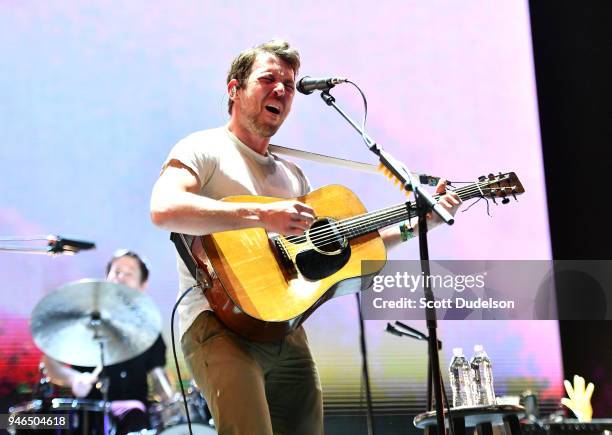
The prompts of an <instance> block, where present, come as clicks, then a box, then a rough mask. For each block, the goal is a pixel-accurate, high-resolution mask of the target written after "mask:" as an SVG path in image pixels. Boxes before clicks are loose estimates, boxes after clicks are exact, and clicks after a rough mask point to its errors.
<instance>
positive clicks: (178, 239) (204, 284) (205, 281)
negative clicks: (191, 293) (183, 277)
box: [170, 233, 212, 290]
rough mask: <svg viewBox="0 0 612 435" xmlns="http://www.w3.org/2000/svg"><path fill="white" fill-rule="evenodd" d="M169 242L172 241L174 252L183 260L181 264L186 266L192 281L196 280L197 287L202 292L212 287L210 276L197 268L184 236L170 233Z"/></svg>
mask: <svg viewBox="0 0 612 435" xmlns="http://www.w3.org/2000/svg"><path fill="white" fill-rule="evenodd" d="M170 240H172V243H174V247H175V248H176V252H178V254H179V256H180V257H181V260H183V263H185V266H187V270H189V273H190V274H191V276H192V277H193V279H195V280H196V285H199V286H200V287H201V288H202V290H206V289H207V288H210V287H212V282H211V280H210V276H209V275H208V274H207V273H206V272H205V271H203V270H202V269H201V268H200V267H198V263H197V262H196V259H195V257H194V256H193V254H192V253H191V248H190V244H189V243H188V242H187V239H186V237H185V234H181V233H170Z"/></svg>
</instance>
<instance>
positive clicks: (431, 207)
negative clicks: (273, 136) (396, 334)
mask: <svg viewBox="0 0 612 435" xmlns="http://www.w3.org/2000/svg"><path fill="white" fill-rule="evenodd" d="M321 98H322V99H323V101H324V102H325V104H327V105H328V106H330V107H333V108H334V109H336V111H337V112H338V113H339V114H340V115H341V116H342V117H343V118H344V119H345V120H346V121H347V122H348V123H349V124H350V125H351V126H352V127H353V128H354V129H355V130H357V132H359V133H360V134H361V137H362V138H363V140H364V141H365V143H366V145H367V147H368V149H369V150H370V151H371V152H373V153H374V154H376V156H377V157H378V159H379V161H380V163H381V164H382V165H383V167H385V168H386V169H387V170H389V171H390V172H391V173H393V175H394V176H395V177H396V178H397V179H398V180H400V181H401V182H402V185H403V186H404V189H405V190H407V191H412V192H414V194H415V199H416V206H417V216H418V217H419V248H420V249H419V251H420V256H421V270H422V272H423V277H424V281H425V286H424V289H423V291H424V296H425V299H426V301H427V308H426V309H425V318H426V319H427V330H428V336H427V337H428V340H427V341H428V343H429V346H428V349H429V351H428V358H429V369H430V373H431V382H429V380H428V389H429V388H430V385H431V383H433V392H434V399H435V408H436V420H437V430H438V435H445V433H446V430H445V424H444V404H443V402H442V378H441V376H440V358H439V355H438V352H437V344H438V334H437V319H436V310H435V308H433V306H434V301H435V298H434V294H433V292H432V290H431V285H430V279H429V276H430V274H431V273H430V267H429V250H428V246H427V218H426V215H427V213H428V212H429V211H433V212H435V213H436V214H437V215H438V216H439V217H440V218H441V219H442V220H443V221H444V222H445V223H447V224H449V225H452V224H453V223H454V219H453V217H452V215H451V214H450V213H449V212H448V211H447V210H446V209H444V207H442V206H441V205H440V204H438V203H437V202H436V200H435V199H434V198H433V197H432V196H431V194H429V192H427V191H426V190H424V189H423V188H422V187H421V186H420V184H419V182H418V180H417V179H415V177H414V176H413V174H412V172H411V171H410V170H408V168H407V167H406V166H405V165H404V164H402V163H401V162H400V161H398V160H396V159H395V158H394V157H393V156H392V155H391V154H389V153H388V152H386V151H384V150H382V149H381V148H380V147H379V146H378V145H377V144H376V142H375V141H374V140H373V139H372V138H370V137H369V136H368V135H367V134H366V132H365V131H363V129H362V128H361V127H359V125H357V124H356V123H355V122H354V121H353V120H352V119H351V118H350V117H349V116H348V115H347V114H346V113H345V112H344V111H343V110H342V109H341V108H340V107H338V105H337V104H336V99H335V98H334V97H333V96H332V95H331V94H330V93H329V89H328V90H324V91H321ZM406 206H407V207H410V206H411V203H410V202H408V203H406ZM430 301H431V302H430ZM429 307H432V308H429ZM367 385H368V384H367V383H366V386H367ZM428 405H429V406H428V407H429V408H431V403H430V399H428ZM428 411H431V409H428ZM370 412H371V410H370Z"/></svg>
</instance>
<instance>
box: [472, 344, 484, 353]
mask: <svg viewBox="0 0 612 435" xmlns="http://www.w3.org/2000/svg"><path fill="white" fill-rule="evenodd" d="M483 350H484V347H483V345H482V344H475V345H474V352H482V351H483Z"/></svg>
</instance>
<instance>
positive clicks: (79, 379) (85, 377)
mask: <svg viewBox="0 0 612 435" xmlns="http://www.w3.org/2000/svg"><path fill="white" fill-rule="evenodd" d="M97 380H98V375H97V374H96V373H89V372H85V373H77V374H75V375H74V377H73V378H72V383H71V388H72V394H74V395H75V397H78V398H82V397H85V396H87V395H88V394H89V392H90V391H91V388H92V387H93V384H95V383H96V381H97Z"/></svg>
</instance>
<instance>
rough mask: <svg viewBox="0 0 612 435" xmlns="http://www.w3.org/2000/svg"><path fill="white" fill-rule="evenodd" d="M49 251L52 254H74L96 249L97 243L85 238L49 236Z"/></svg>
mask: <svg viewBox="0 0 612 435" xmlns="http://www.w3.org/2000/svg"><path fill="white" fill-rule="evenodd" d="M47 240H48V246H49V252H50V253H51V254H68V255H73V254H76V253H77V252H79V251H84V250H87V249H94V248H95V247H96V244H95V243H93V242H87V241H85V240H74V239H67V238H65V237H61V236H58V235H54V236H49V237H48V238H47Z"/></svg>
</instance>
